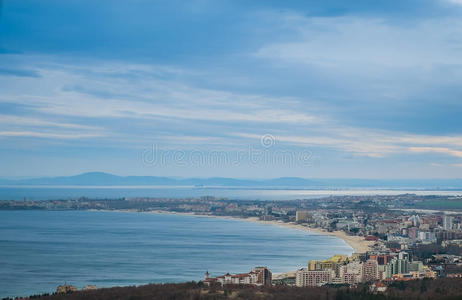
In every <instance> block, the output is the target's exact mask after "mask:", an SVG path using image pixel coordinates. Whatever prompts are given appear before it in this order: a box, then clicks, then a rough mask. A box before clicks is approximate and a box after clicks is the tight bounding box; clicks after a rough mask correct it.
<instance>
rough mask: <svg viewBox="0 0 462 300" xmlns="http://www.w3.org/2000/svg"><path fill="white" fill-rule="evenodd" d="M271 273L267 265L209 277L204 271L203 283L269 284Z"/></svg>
mask: <svg viewBox="0 0 462 300" xmlns="http://www.w3.org/2000/svg"><path fill="white" fill-rule="evenodd" d="M271 282H272V273H271V271H270V270H269V269H268V268H267V267H256V268H254V269H253V270H252V271H250V272H249V273H242V274H234V275H232V274H230V273H226V274H224V275H221V276H217V277H210V274H209V272H208V271H207V272H206V273H205V278H204V283H205V284H206V285H211V284H220V285H227V284H249V285H257V286H259V285H271Z"/></svg>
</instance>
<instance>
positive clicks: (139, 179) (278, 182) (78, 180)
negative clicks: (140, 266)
mask: <svg viewBox="0 0 462 300" xmlns="http://www.w3.org/2000/svg"><path fill="white" fill-rule="evenodd" d="M0 185H2V186H12V185H15V186H18V185H19V186H21V185H44V186H47V185H55V186H62V185H74V186H82V185H88V186H135V185H139V186H201V187H202V186H203V187H265V188H269V187H271V188H284V187H285V188H307V189H316V188H321V189H340V188H396V189H408V188H415V189H462V179H420V180H418V179H413V180H410V179H393V180H381V179H304V178H299V177H281V178H275V179H261V180H257V179H235V178H224V177H212V178H172V177H159V176H117V175H113V174H108V173H102V172H91V173H84V174H80V175H76V176H68V177H43V178H33V179H20V180H10V179H0Z"/></svg>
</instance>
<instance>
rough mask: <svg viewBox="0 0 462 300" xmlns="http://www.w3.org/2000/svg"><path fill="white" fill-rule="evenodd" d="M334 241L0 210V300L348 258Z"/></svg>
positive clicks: (46, 193)
mask: <svg viewBox="0 0 462 300" xmlns="http://www.w3.org/2000/svg"><path fill="white" fill-rule="evenodd" d="M405 193H414V194H421V195H430V194H439V195H461V194H462V192H461V191H457V190H455V191H448V190H447V191H431V190H391V189H390V190H387V189H348V190H341V189H336V190H299V189H258V188H207V187H146V186H143V187H133V186H130V187H126V186H117V187H114V186H111V187H107V186H106V187H105V186H97V187H95V186H91V187H85V186H59V187H53V186H21V187H12V186H9V187H0V200H50V199H69V198H79V197H89V198H99V199H102V198H123V197H169V198H183V197H200V196H215V197H219V198H228V199H237V200H239V199H246V200H291V199H307V198H319V197H326V196H330V195H397V194H405ZM352 252H353V249H352V248H350V247H349V246H348V245H347V244H346V243H345V242H344V241H343V240H341V239H338V238H336V237H332V236H324V235H317V234H312V233H308V232H306V231H299V230H296V229H291V228H287V227H282V226H277V225H267V224H260V223H252V222H246V221H240V220H230V219H220V218H209V217H200V216H184V215H169V214H149V213H129V212H102V211H0V298H4V297H16V296H27V295H32V294H40V293H50V292H53V291H55V290H56V287H57V286H58V285H60V284H64V283H67V284H72V285H75V286H76V287H78V288H82V287H83V286H85V285H96V286H98V287H111V286H127V285H141V284H147V283H151V282H154V283H163V282H165V283H166V282H184V281H190V280H196V281H197V280H201V279H203V275H204V273H205V272H206V271H207V270H208V271H209V272H210V273H211V275H212V276H217V275H222V274H224V273H227V272H230V273H241V272H249V271H250V270H251V269H252V268H253V267H255V266H268V267H269V268H270V269H271V270H272V271H273V272H275V273H279V272H286V271H292V270H296V269H297V268H302V267H305V266H306V265H307V263H308V261H309V260H311V259H324V258H328V257H330V256H332V255H334V254H351V253H352Z"/></svg>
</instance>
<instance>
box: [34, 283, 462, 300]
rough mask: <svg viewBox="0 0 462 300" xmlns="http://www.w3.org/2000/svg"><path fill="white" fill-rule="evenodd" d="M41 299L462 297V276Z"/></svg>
mask: <svg viewBox="0 0 462 300" xmlns="http://www.w3.org/2000/svg"><path fill="white" fill-rule="evenodd" d="M34 298H36V299H40V300H63V299H66V300H67V299H68V300H148V299H156V300H157V299H159V300H180V299H187V300H212V299H216V300H222V299H250V300H253V299H259V300H261V299H269V300H288V299H296V300H305V299H306V300H310V299H313V300H322V299H326V300H395V299H409V300H417V299H419V300H443V299H449V300H452V299H454V300H455V299H462V279H456V278H444V279H436V280H429V279H425V280H413V281H406V282H394V283H391V284H390V285H389V287H388V290H387V291H386V292H385V293H384V294H381V293H378V294H374V293H371V292H369V288H368V286H366V285H360V286H358V287H356V288H347V287H345V286H337V287H334V286H326V287H305V288H297V287H288V286H272V287H254V286H234V285H228V286H226V287H224V288H222V287H220V286H214V287H206V286H204V285H203V284H202V283H195V282H189V283H179V284H149V285H144V286H139V287H133V286H130V287H115V288H106V289H100V290H93V291H85V292H83V291H82V292H75V293H72V294H66V295H42V296H34Z"/></svg>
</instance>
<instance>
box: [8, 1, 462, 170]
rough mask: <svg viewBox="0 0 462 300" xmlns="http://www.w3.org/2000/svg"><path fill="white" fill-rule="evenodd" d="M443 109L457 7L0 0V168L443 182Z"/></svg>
mask: <svg viewBox="0 0 462 300" xmlns="http://www.w3.org/2000/svg"><path fill="white" fill-rule="evenodd" d="M461 113H462V1H461V0H434V1H426V0H415V1H406V0H399V1H394V0H386V1H381V0H377V1H366V0H362V1H361V0H357V1H333V0H332V1H307V0H305V1H216V0H214V1H206V0H198V1H142V0H138V1H119V0H111V1H83V0H82V1H73V0H68V1H58V0H57V1H52V0H49V1H34V0H28V1H25V0H24V1H21V0H14V1H9V0H5V1H3V5H2V10H1V19H0V146H1V147H0V165H1V168H0V176H2V177H22V176H57V175H73V174H77V173H81V172H87V171H105V172H111V173H115V174H119V175H154V176H182V177H192V176H197V177H210V176H226V177H240V178H251V177H252V178H266V177H281V176H300V177H306V178H313V177H314V178H455V177H456V178H460V177H462V118H461ZM265 138H266V140H265ZM265 141H266V142H268V141H269V144H268V143H267V144H265ZM153 156H156V159H149V158H148V157H151V158H152V157H153ZM217 156H218V157H220V160H215V158H214V157H217ZM255 156H256V157H257V158H255ZM160 157H162V158H163V159H159V158H160Z"/></svg>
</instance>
